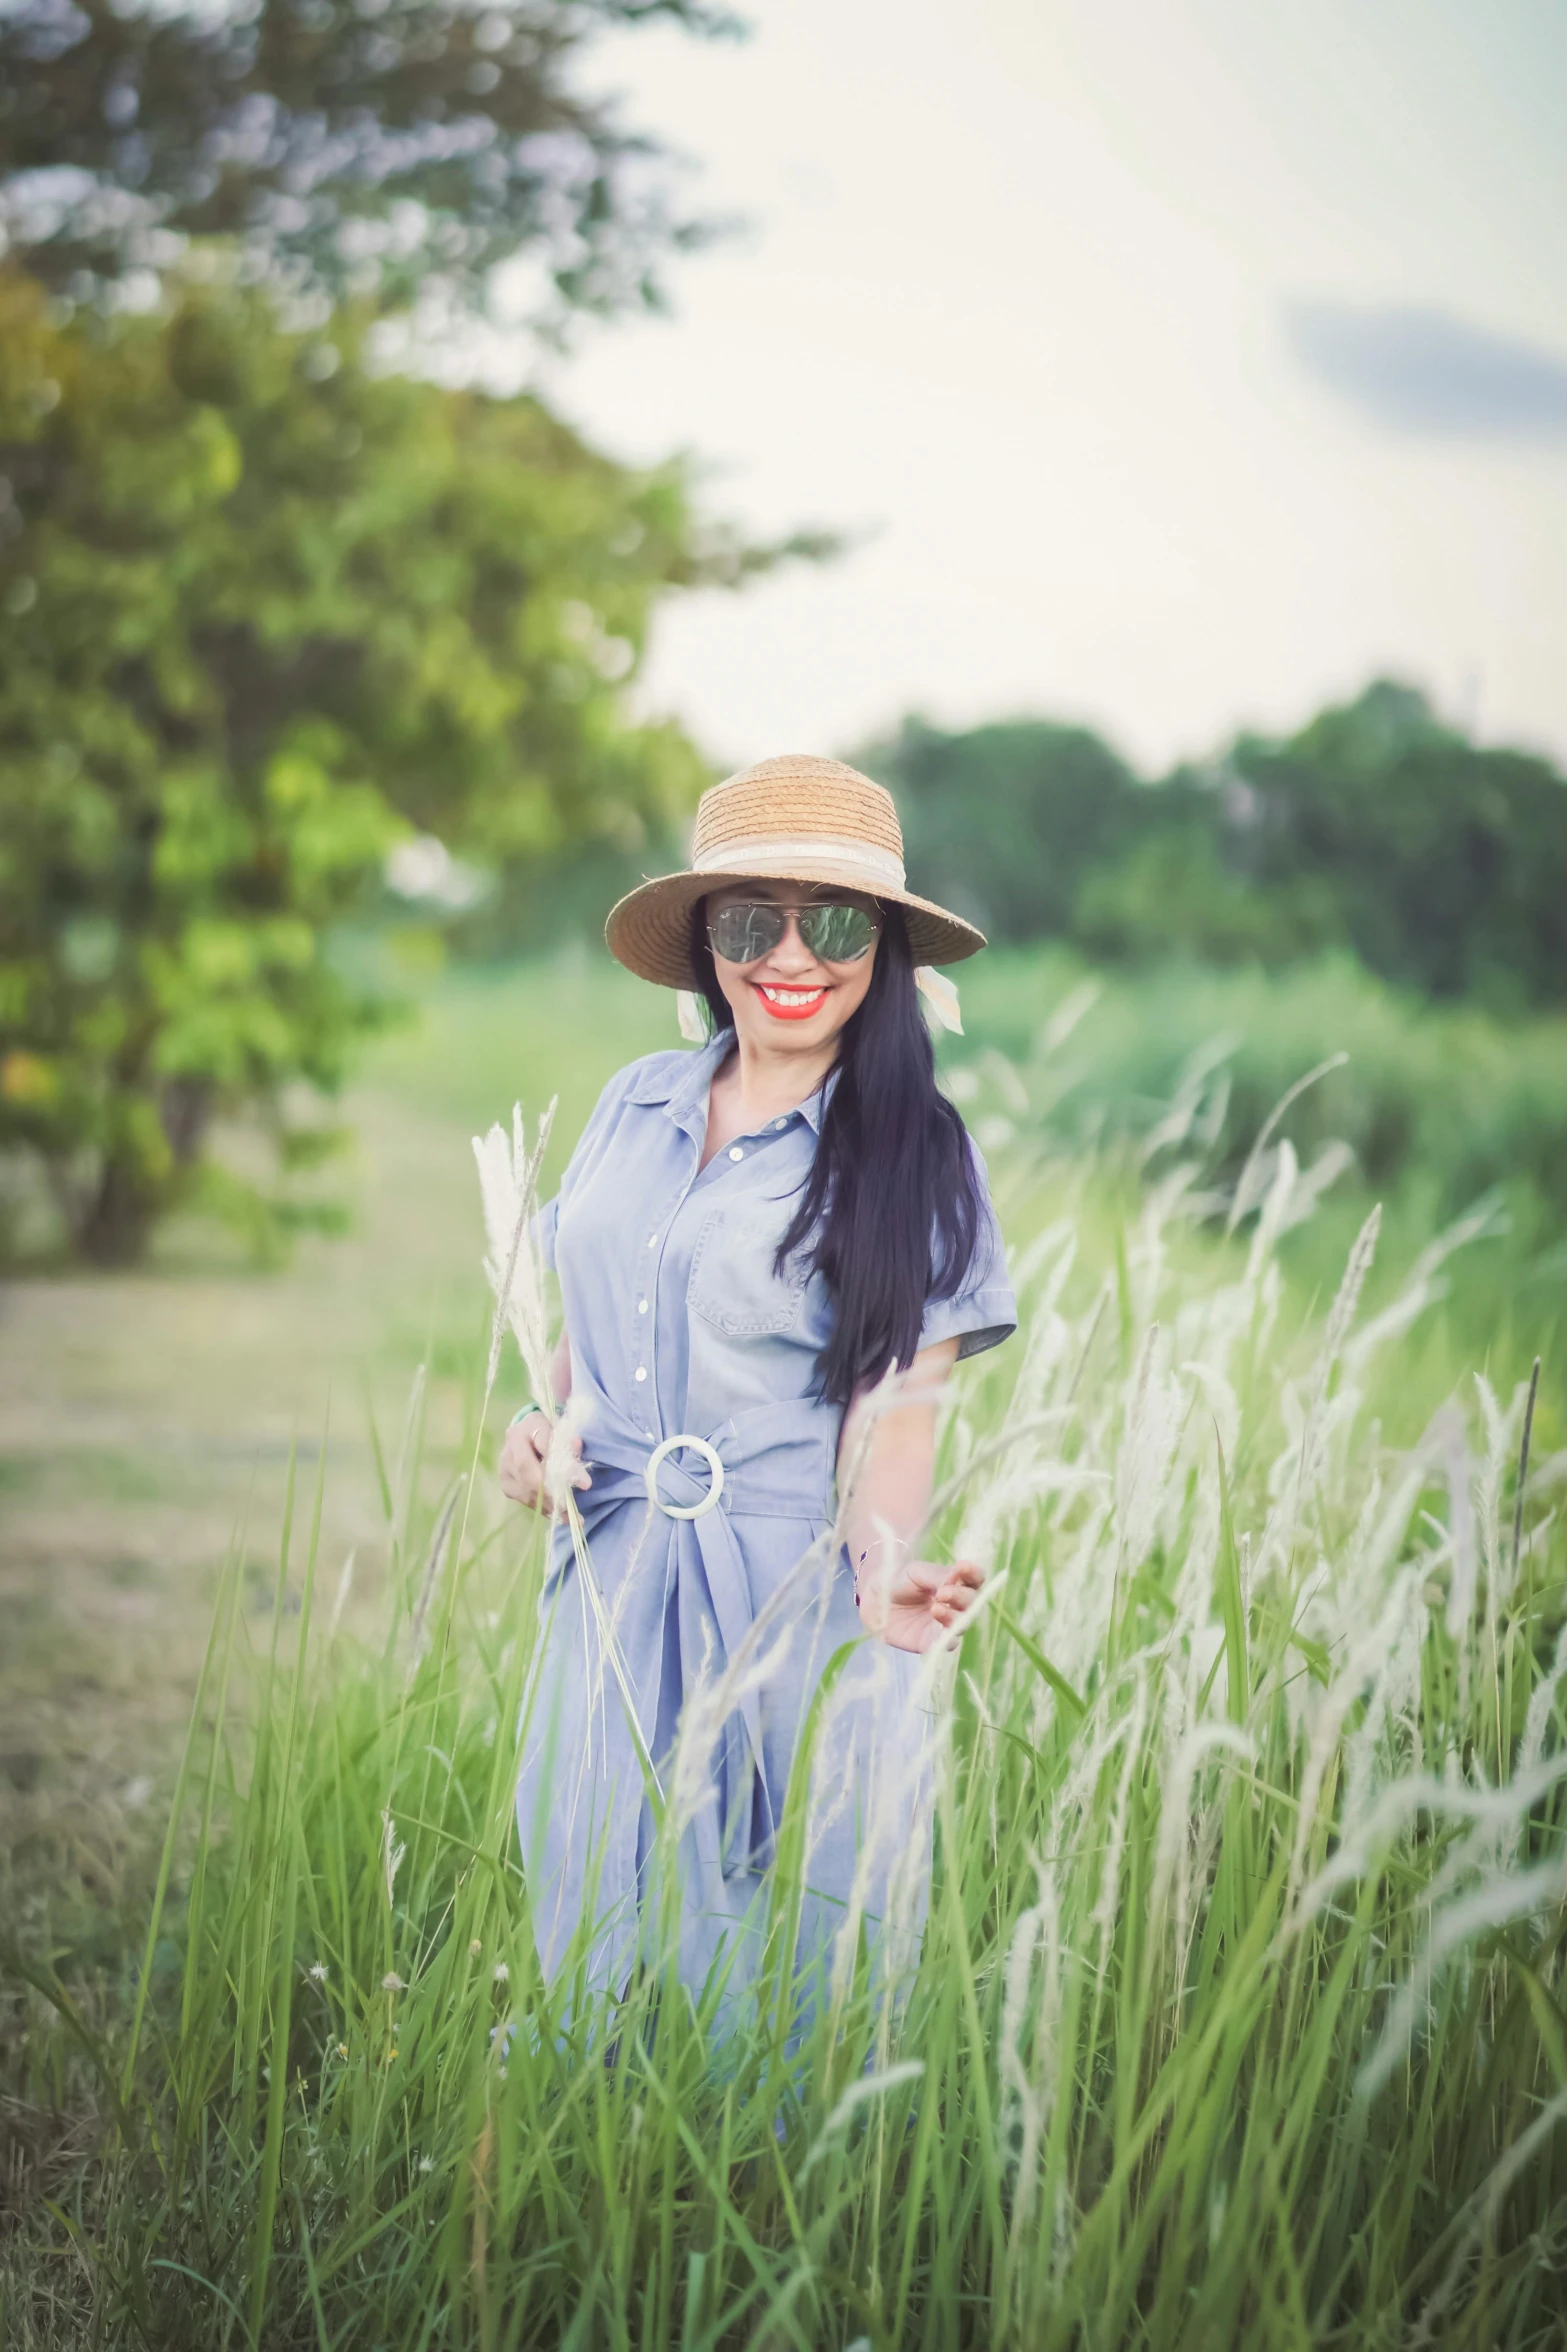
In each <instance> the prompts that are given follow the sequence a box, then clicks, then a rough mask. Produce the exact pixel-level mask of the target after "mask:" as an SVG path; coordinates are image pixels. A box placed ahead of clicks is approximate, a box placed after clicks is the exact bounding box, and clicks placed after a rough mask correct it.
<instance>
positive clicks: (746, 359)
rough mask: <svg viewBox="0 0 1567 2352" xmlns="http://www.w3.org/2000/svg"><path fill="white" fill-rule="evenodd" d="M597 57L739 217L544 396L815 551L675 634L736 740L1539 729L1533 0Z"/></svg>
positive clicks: (1560, 143)
mask: <svg viewBox="0 0 1567 2352" xmlns="http://www.w3.org/2000/svg"><path fill="white" fill-rule="evenodd" d="M742 6H743V7H744V12H745V13H746V14H748V15H749V16H750V18H751V20H752V23H753V26H754V31H753V35H752V38H751V39H750V40H749V41H747V42H745V43H743V44H730V43H722V44H715V45H704V44H699V43H695V42H692V41H691V40H689V39H688V38H686V37H683V36H681V35H679V34H676V33H671V32H664V31H653V32H642V33H638V34H636V35H634V36H630V35H628V36H625V37H622V38H618V39H617V41H616V42H615V44H614V46H613V47H612V48H611V49H609V50H607V51H600V52H598V53H597V62H596V66H595V78H601V79H605V80H607V81H608V82H609V83H610V84H612V85H613V86H615V87H617V88H620V89H621V90H623V91H624V93H625V97H626V106H627V113H628V116H629V117H630V118H631V119H633V120H635V121H638V122H640V123H643V124H645V125H647V126H648V127H649V128H652V129H654V130H656V131H657V132H659V133H660V134H661V135H662V136H663V137H664V138H665V139H666V140H668V141H670V142H672V143H673V144H675V145H676V146H678V147H680V148H682V149H684V150H685V151H686V152H687V153H689V154H690V155H691V156H693V157H694V158H696V159H697V160H698V161H699V162H700V164H701V166H702V169H701V171H700V173H699V174H698V175H697V176H696V178H695V179H694V181H693V183H692V193H693V197H694V200H695V201H696V202H698V203H699V204H701V205H702V206H704V207H705V208H706V209H708V210H711V211H717V212H721V213H728V212H737V213H743V214H745V215H747V216H749V220H750V222H751V226H750V228H749V229H748V230H747V232H746V234H745V235H744V236H743V237H740V238H737V239H735V240H733V241H731V242H729V243H728V244H725V245H722V246H720V247H718V248H717V249H715V250H713V251H710V252H708V253H707V254H705V255H701V256H698V257H696V258H693V259H690V260H688V261H684V262H678V263H676V264H674V265H673V268H672V272H671V276H672V283H673V288H674V295H675V304H676V309H675V315H674V317H673V318H672V319H669V320H666V321H658V322H651V323H648V324H645V325H643V324H638V325H635V326H631V327H621V328H615V329H602V330H592V331H590V332H589V333H588V334H587V336H586V337H585V339H584V340H583V342H582V344H581V347H580V349H579V350H578V351H577V352H576V353H575V354H574V355H573V356H572V357H571V358H569V359H567V360H565V361H563V362H558V363H551V365H550V366H549V368H548V370H547V374H546V388H547V389H548V391H549V392H550V394H551V396H552V397H553V398H554V399H555V400H556V401H557V402H558V403H559V404H560V405H561V406H562V407H563V408H564V409H565V410H566V412H567V413H568V414H569V415H570V416H571V417H573V418H574V419H575V420H576V421H577V422H578V423H580V424H581V425H582V426H583V428H584V429H585V430H586V431H587V432H588V433H589V434H590V435H591V436H592V437H593V438H594V439H595V440H597V441H598V442H599V443H601V444H602V445H604V446H606V447H607V448H609V449H611V450H613V451H615V452H617V453H620V454H623V455H625V456H627V457H630V458H634V459H638V460H643V459H653V458H656V457H659V456H662V455H664V454H666V453H667V452H669V451H670V450H672V449H675V448H687V449H690V450H691V451H693V452H695V453H696V454H697V455H698V456H699V457H700V458H701V459H702V460H703V461H704V464H705V465H706V467H707V469H708V476H707V488H706V496H707V499H708V502H709V504H710V506H712V507H713V508H715V509H721V510H723V511H724V512H726V513H728V514H731V515H733V516H734V517H736V518H737V519H738V520H740V521H741V522H742V523H743V524H744V525H746V526H747V527H749V528H751V529H753V530H755V531H759V532H768V533H772V532H778V531H780V530H784V529H787V528H789V527H791V526H793V525H795V524H798V523H802V522H810V523H827V524H830V525H836V526H839V527H842V528H847V529H849V530H851V531H856V532H862V533H863V534H864V539H863V543H862V544H861V545H860V546H859V548H858V550H857V552H855V553H853V554H851V555H850V556H849V557H848V558H847V559H846V560H844V561H842V562H840V563H839V564H837V565H836V566H834V567H832V568H830V569H827V570H824V571H814V572H799V573H794V574H792V575H791V576H790V577H788V578H786V579H780V580H778V581H776V582H773V583H770V584H767V585H764V586H762V587H760V588H758V589H756V590H753V591H752V592H750V593H749V594H747V595H745V596H743V597H739V598H731V597H725V596H717V595H713V596H702V597H697V598H692V599H689V600H687V601H685V602H684V603H682V604H679V605H677V606H675V607H673V608H672V609H671V610H670V612H669V614H668V616H667V617H666V618H665V619H664V620H663V621H662V623H661V624H660V628H659V633H658V637H657V640H656V644H655V647H654V652H653V658H652V662H651V666H650V670H649V673H648V676H647V679H646V682H645V686H644V688H643V700H644V702H645V703H646V705H647V706H648V707H650V708H652V709H658V710H674V711H677V712H678V713H679V714H680V715H681V716H682V717H683V718H684V719H685V720H686V722H687V723H688V724H689V725H690V726H691V727H692V728H693V729H694V730H695V732H696V734H697V736H698V738H699V740H700V741H701V742H702V743H703V745H704V747H705V748H706V749H707V750H708V751H709V752H710V753H711V755H712V756H713V757H714V758H715V759H717V760H719V761H721V762H723V763H724V764H726V765H729V764H740V763H742V762H744V761H748V760H751V759H755V758H758V757H761V756H763V755H765V754H767V753H770V752H775V751H780V750H790V749H807V750H830V751H841V750H843V749H845V748H847V747H849V746H851V745H853V744H854V743H856V742H857V741H860V740H863V739H864V738H865V737H866V736H867V735H868V734H869V733H871V732H873V731H875V730H877V729H880V728H882V727H885V726H886V725H888V724H889V723H891V722H892V721H894V720H895V719H896V718H897V717H898V716H899V715H900V714H901V713H903V712H904V711H906V710H911V709H912V710H919V711H921V712H923V713H925V714H926V715H928V716H929V717H931V718H933V719H935V720H937V721H938V722H941V723H946V724H967V723H970V722H973V721H976V720H979V719H983V718H988V717H996V716H1002V715H1010V714H1016V713H1019V712H1028V711H1039V712H1046V713H1049V714H1051V715H1055V716H1066V717H1078V718H1083V719H1086V720H1088V721H1090V722H1091V723H1093V724H1095V725H1097V726H1099V727H1102V728H1103V729H1104V730H1105V731H1106V732H1107V733H1108V734H1109V735H1110V736H1111V737H1112V738H1113V739H1114V740H1115V741H1116V742H1117V743H1118V744H1119V745H1120V746H1121V747H1122V748H1123V749H1124V750H1125V751H1126V752H1127V754H1128V755H1129V756H1130V757H1131V758H1133V759H1134V760H1135V761H1137V762H1138V763H1140V764H1141V765H1143V766H1144V767H1145V768H1148V769H1150V770H1157V769H1158V768H1159V767H1161V766H1162V765H1164V764H1165V763H1167V762H1168V761H1170V760H1172V759H1174V758H1175V757H1177V756H1180V755H1183V754H1195V753H1201V752H1203V751H1205V750H1207V749H1210V748H1211V747H1213V746H1214V745H1215V744H1216V743H1217V742H1218V740H1219V739H1220V738H1221V737H1223V736H1224V735H1225V734H1226V733H1227V732H1228V731H1229V730H1230V729H1232V728H1233V727H1235V726H1236V725H1237V724H1240V723H1243V722H1244V723H1250V724H1258V725H1262V726H1265V727H1270V728H1274V727H1287V726H1289V725H1291V724H1293V723H1295V722H1296V721H1298V720H1299V719H1300V718H1302V717H1304V716H1305V715H1306V714H1307V713H1308V712H1310V711H1311V710H1312V709H1313V708H1315V707H1316V706H1317V705H1319V704H1320V703H1321V702H1322V701H1324V700H1325V699H1327V698H1329V697H1331V696H1338V695H1343V694H1346V693H1349V692H1352V691H1353V690H1355V689H1356V688H1357V687H1358V686H1360V685H1361V684H1362V683H1363V682H1364V681H1365V680H1366V679H1367V678H1368V677H1369V676H1371V675H1372V674H1373V673H1375V672H1379V671H1380V672H1393V673H1395V674H1398V675H1400V676H1404V677H1407V678H1410V679H1413V680H1415V681H1417V682H1420V683H1422V684H1424V685H1426V686H1427V687H1428V688H1429V689H1430V691H1431V692H1432V693H1433V694H1434V695H1435V696H1436V698H1437V700H1438V702H1439V703H1440V705H1441V706H1442V707H1443V708H1444V709H1446V710H1447V711H1448V712H1450V713H1452V714H1453V715H1455V716H1458V717H1461V718H1463V719H1465V720H1466V721H1468V722H1469V723H1471V724H1477V725H1478V726H1479V727H1480V729H1481V730H1482V731H1483V732H1484V733H1485V734H1486V735H1488V736H1491V737H1497V736H1508V737H1516V738H1521V739H1524V740H1530V741H1535V742H1539V743H1544V744H1548V745H1550V746H1551V747H1553V748H1554V749H1555V750H1556V751H1558V752H1563V751H1567V627H1564V616H1567V273H1564V271H1563V267H1562V261H1563V230H1564V225H1567V139H1564V137H1563V135H1562V124H1563V123H1564V122H1567V4H1564V0H1277V4H1273V0H1270V4H1269V5H1266V6H1258V5H1257V0H964V4H963V5H962V6H955V5H953V0H941V4H940V5H938V4H937V0H742Z"/></svg>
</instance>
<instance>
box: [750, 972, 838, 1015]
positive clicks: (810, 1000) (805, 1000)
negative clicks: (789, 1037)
mask: <svg viewBox="0 0 1567 2352" xmlns="http://www.w3.org/2000/svg"><path fill="white" fill-rule="evenodd" d="M751 986H752V987H753V988H754V989H755V990H756V993H757V995H758V996H759V997H760V998H761V1000H762V1002H763V1004H764V1005H765V1006H766V1007H767V1010H768V1011H769V1012H770V1013H771V1014H772V1017H773V1019H774V1020H775V1021H808V1020H809V1019H810V1017H811V1015H812V1014H813V1013H816V1012H820V1010H821V1008H822V1006H823V1005H824V1004H825V1003H826V1002H827V991H826V989H825V988H767V987H764V986H763V984H762V982H761V981H760V980H753V981H752V983H751Z"/></svg>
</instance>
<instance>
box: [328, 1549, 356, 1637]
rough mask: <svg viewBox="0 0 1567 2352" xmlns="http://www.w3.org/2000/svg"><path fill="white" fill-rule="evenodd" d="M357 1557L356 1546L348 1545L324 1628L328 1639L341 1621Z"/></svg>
mask: <svg viewBox="0 0 1567 2352" xmlns="http://www.w3.org/2000/svg"><path fill="white" fill-rule="evenodd" d="M358 1557H359V1548H358V1546H357V1545H352V1546H350V1548H349V1553H348V1557H347V1559H346V1560H345V1561H344V1562H343V1566H342V1570H341V1572H340V1574H339V1576H338V1579H337V1595H336V1598H335V1599H334V1601H333V1603H332V1615H331V1618H330V1620H329V1621H328V1624H327V1629H326V1638H327V1640H328V1641H331V1639H332V1637H333V1635H334V1634H335V1633H336V1631H337V1629H338V1627H339V1625H340V1624H341V1623H342V1621H343V1611H344V1610H345V1609H346V1608H347V1606H348V1596H349V1594H350V1593H351V1592H352V1591H353V1589H354V1562H355V1561H356V1560H357V1559H358Z"/></svg>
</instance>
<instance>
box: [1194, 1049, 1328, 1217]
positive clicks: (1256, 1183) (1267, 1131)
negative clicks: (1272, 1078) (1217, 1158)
mask: <svg viewBox="0 0 1567 2352" xmlns="http://www.w3.org/2000/svg"><path fill="white" fill-rule="evenodd" d="M1348 1060H1349V1056H1348V1054H1347V1053H1336V1054H1330V1055H1329V1057H1328V1059H1327V1060H1326V1061H1325V1062H1319V1063H1318V1064H1317V1066H1316V1068H1315V1069H1314V1070H1308V1071H1307V1072H1306V1075H1305V1077H1304V1078H1297V1079H1296V1081H1295V1083H1294V1085H1293V1086H1292V1087H1290V1088H1289V1090H1288V1091H1287V1092H1286V1093H1284V1094H1282V1095H1280V1097H1279V1099H1278V1101H1277V1102H1276V1103H1275V1104H1274V1106H1273V1108H1272V1110H1271V1111H1270V1112H1269V1113H1268V1115H1267V1117H1266V1119H1264V1121H1263V1123H1262V1125H1261V1126H1260V1127H1259V1128H1258V1130H1257V1136H1256V1140H1255V1142H1254V1143H1253V1144H1252V1147H1251V1150H1250V1151H1249V1152H1248V1153H1247V1155H1246V1164H1245V1166H1244V1167H1243V1168H1242V1169H1241V1172H1240V1176H1239V1178H1238V1179H1237V1182H1236V1186H1235V1197H1234V1199H1233V1200H1232V1201H1231V1203H1230V1214H1229V1217H1228V1220H1227V1221H1226V1224H1225V1228H1224V1230H1225V1232H1226V1233H1233V1232H1234V1231H1235V1228H1236V1226H1237V1225H1239V1224H1240V1222H1241V1220H1242V1218H1244V1217H1247V1216H1249V1215H1250V1213H1251V1211H1252V1210H1253V1209H1254V1208H1255V1207H1256V1206H1257V1203H1258V1201H1259V1200H1260V1199H1261V1198H1262V1195H1263V1191H1264V1189H1265V1187H1266V1183H1267V1178H1266V1175H1265V1173H1264V1169H1263V1160H1264V1156H1265V1154H1266V1152H1267V1148H1268V1144H1269V1141H1270V1139H1271V1137H1272V1135H1273V1131H1274V1129H1275V1128H1276V1127H1277V1125H1278V1123H1279V1121H1280V1120H1281V1119H1282V1118H1283V1116H1284V1114H1285V1112H1286V1111H1287V1110H1288V1109H1289V1107H1290V1105H1291V1104H1292V1103H1295V1102H1298V1101H1299V1100H1300V1098H1301V1096H1302V1095H1303V1094H1304V1093H1305V1092H1306V1089H1307V1088H1308V1087H1310V1086H1315V1085H1316V1084H1317V1081H1318V1080H1319V1079H1321V1078H1326V1077H1327V1076H1328V1075H1329V1073H1330V1072H1331V1071H1334V1070H1341V1069H1342V1068H1343V1067H1344V1064H1345V1063H1346V1062H1347V1061H1348ZM1290 1156H1291V1158H1292V1159H1293V1157H1294V1154H1293V1152H1292V1153H1291V1155H1290Z"/></svg>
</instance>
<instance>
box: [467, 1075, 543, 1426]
mask: <svg viewBox="0 0 1567 2352" xmlns="http://www.w3.org/2000/svg"><path fill="white" fill-rule="evenodd" d="M558 1099H559V1098H558V1097H556V1098H554V1099H552V1100H551V1102H550V1105H549V1108H548V1109H547V1110H546V1111H545V1113H544V1115H543V1117H542V1118H541V1119H540V1121H539V1125H538V1132H537V1135H536V1137H535V1139H534V1145H533V1149H532V1151H531V1152H530V1151H529V1150H528V1148H527V1142H526V1137H525V1132H524V1128H523V1121H522V1105H521V1104H520V1103H514V1104H513V1106H512V1114H511V1135H510V1137H509V1138H508V1137H507V1134H506V1131H505V1129H504V1128H502V1127H500V1126H495V1127H492V1128H491V1129H490V1131H489V1133H488V1134H487V1135H485V1136H484V1137H482V1138H481V1137H479V1136H477V1135H476V1136H475V1137H474V1139H473V1156H474V1159H475V1161H476V1162H477V1164H478V1170H479V1192H480V1196H481V1198H482V1200H483V1203H484V1228H485V1234H486V1237H487V1239H488V1242H489V1253H488V1255H487V1257H486V1258H485V1261H484V1271H485V1274H486V1276H487V1277H488V1280H489V1284H490V1288H491V1289H492V1290H493V1291H494V1293H495V1319H494V1322H493V1323H492V1325H491V1329H490V1363H489V1373H488V1377H487V1379H486V1382H485V1388H486V1392H488V1390H489V1389H491V1388H493V1387H494V1385H495V1375H496V1372H497V1371H498V1370H499V1368H500V1360H501V1340H502V1337H503V1335H504V1333H505V1331H506V1329H507V1327H508V1325H509V1326H510V1329H511V1332H512V1336H513V1338H514V1339H515V1340H516V1342H517V1346H518V1349H519V1351H520V1352H521V1355H522V1360H523V1364H524V1366H525V1368H526V1370H527V1374H528V1379H529V1382H530V1383H531V1385H532V1387H533V1391H534V1394H535V1396H536V1397H538V1398H539V1399H540V1401H541V1402H542V1401H543V1400H545V1399H546V1398H547V1397H548V1395H549V1326H548V1322H547V1318H546V1315H545V1307H544V1284H543V1280H542V1275H541V1269H540V1266H539V1262H538V1257H537V1253H536V1252H535V1250H534V1249H533V1248H532V1247H531V1246H530V1245H531V1236H530V1234H529V1230H528V1228H529V1223H530V1220H531V1219H532V1216H533V1213H534V1209H535V1206H536V1203H537V1199H538V1179H539V1169H540V1167H541V1166H542V1164H543V1160H544V1153H545V1148H546V1146H547V1145H548V1143H549V1138H550V1129H551V1127H552V1126H553V1125H554V1121H555V1103H556V1101H557V1100H558Z"/></svg>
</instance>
